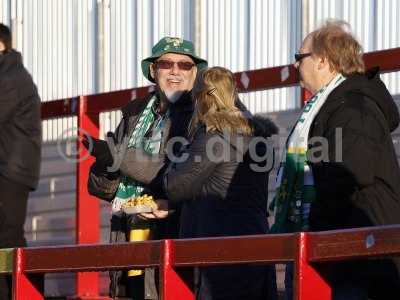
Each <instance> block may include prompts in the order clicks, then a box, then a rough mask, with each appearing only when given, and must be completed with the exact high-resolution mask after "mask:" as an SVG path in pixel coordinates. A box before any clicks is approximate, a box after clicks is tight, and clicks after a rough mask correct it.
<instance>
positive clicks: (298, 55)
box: [294, 52, 312, 62]
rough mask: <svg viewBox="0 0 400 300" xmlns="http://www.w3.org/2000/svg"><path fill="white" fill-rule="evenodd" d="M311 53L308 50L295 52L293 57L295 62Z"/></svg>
mask: <svg viewBox="0 0 400 300" xmlns="http://www.w3.org/2000/svg"><path fill="white" fill-rule="evenodd" d="M311 55H312V53H311V52H308V53H296V54H295V55H294V59H295V60H296V62H300V61H301V60H302V59H303V58H306V57H308V56H311Z"/></svg>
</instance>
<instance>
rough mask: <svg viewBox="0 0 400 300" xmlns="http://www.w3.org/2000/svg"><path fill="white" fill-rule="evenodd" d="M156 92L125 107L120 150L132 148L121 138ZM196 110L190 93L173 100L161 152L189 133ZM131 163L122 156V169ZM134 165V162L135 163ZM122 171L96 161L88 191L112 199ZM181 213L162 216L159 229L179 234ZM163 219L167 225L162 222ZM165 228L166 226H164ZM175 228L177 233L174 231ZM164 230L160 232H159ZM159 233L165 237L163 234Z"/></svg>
mask: <svg viewBox="0 0 400 300" xmlns="http://www.w3.org/2000/svg"><path fill="white" fill-rule="evenodd" d="M153 95H154V94H151V95H149V96H148V97H147V98H144V99H136V100H134V101H132V102H130V103H129V104H128V105H126V106H125V107H124V108H122V115H123V118H122V120H121V123H120V124H119V126H118V128H117V130H116V132H115V136H116V138H117V141H116V147H117V149H118V151H119V152H121V153H124V155H128V154H129V150H128V151H126V149H121V147H122V145H123V143H122V141H123V140H124V139H126V138H128V137H130V136H131V134H132V131H133V130H134V128H135V126H136V123H137V121H138V118H139V116H140V113H141V112H142V111H143V109H144V108H145V107H146V105H147V103H148V102H149V100H150V99H151V98H152V97H153ZM192 113H193V104H192V101H191V98H190V94H189V93H187V94H185V95H183V96H182V98H181V99H180V100H179V101H178V102H176V103H175V104H172V105H171V106H170V109H169V117H168V119H167V121H166V125H165V131H164V134H163V140H162V141H161V152H164V150H165V147H167V142H168V141H169V140H170V139H171V138H173V137H185V136H186V135H187V130H188V127H189V121H190V119H191V117H192ZM176 146H180V144H176ZM172 151H173V152H175V153H177V151H178V150H177V149H176V150H175V149H173V150H172ZM126 167H128V168H129V167H131V166H130V165H129V160H128V159H126V158H124V159H123V160H122V165H121V170H125V169H124V168H126ZM132 167H134V166H132ZM124 173H125V175H128V176H129V174H126V172H124ZM119 175H120V172H115V173H111V174H110V173H107V172H106V171H105V170H103V171H101V170H100V171H99V170H98V169H97V168H96V166H95V165H93V167H92V169H91V172H90V174H89V181H88V190H89V193H90V194H91V195H93V196H96V197H99V198H101V199H103V200H106V201H112V200H113V199H114V197H115V194H116V192H117V189H118V185H119V178H120V176H119ZM160 192H161V191H158V190H151V191H150V193H151V194H152V195H154V196H155V197H156V198H157V197H158V195H159V194H160ZM178 218H179V217H178V216H177V215H174V216H172V217H170V218H168V219H167V220H160V221H158V223H160V226H159V227H160V230H161V228H164V227H165V226H167V227H168V228H169V229H165V230H167V231H168V237H169V238H172V237H176V235H175V233H177V231H178ZM163 223H168V224H165V226H161V224H163ZM162 231H163V232H164V229H162ZM174 232H175V233H174ZM160 234H161V233H160ZM160 237H163V234H161V236H160Z"/></svg>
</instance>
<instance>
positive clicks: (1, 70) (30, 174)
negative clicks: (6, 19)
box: [0, 50, 42, 189]
mask: <svg viewBox="0 0 400 300" xmlns="http://www.w3.org/2000/svg"><path fill="white" fill-rule="evenodd" d="M41 144H42V124H41V118H40V98H39V95H38V92H37V89H36V86H35V84H34V83H33V80H32V77H31V75H30V74H29V73H28V71H27V70H26V69H25V68H24V66H23V64H22V57H21V54H20V53H18V52H16V51H14V50H11V51H7V52H4V53H3V54H0V176H3V177H6V178H7V179H9V180H11V181H14V182H17V183H19V184H23V185H26V186H28V187H29V188H31V189H36V187H37V184H38V181H39V173H40V156H41Z"/></svg>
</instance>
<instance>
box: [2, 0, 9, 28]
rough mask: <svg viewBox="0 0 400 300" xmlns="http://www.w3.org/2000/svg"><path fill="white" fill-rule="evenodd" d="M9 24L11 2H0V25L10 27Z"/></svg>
mask: <svg viewBox="0 0 400 300" xmlns="http://www.w3.org/2000/svg"><path fill="white" fill-rule="evenodd" d="M10 22H11V0H1V1H0V23H3V24H5V25H10Z"/></svg>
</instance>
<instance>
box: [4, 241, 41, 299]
mask: <svg viewBox="0 0 400 300" xmlns="http://www.w3.org/2000/svg"><path fill="white" fill-rule="evenodd" d="M26 257H27V255H26V250H25V249H23V248H16V249H15V250H14V269H13V274H12V277H13V278H12V293H13V298H12V299H13V300H27V299H29V300H43V299H44V281H43V279H44V278H43V275H42V274H40V275H39V274H34V275H32V274H27V273H26V272H25V271H26V268H25V259H26Z"/></svg>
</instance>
